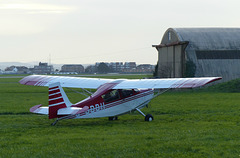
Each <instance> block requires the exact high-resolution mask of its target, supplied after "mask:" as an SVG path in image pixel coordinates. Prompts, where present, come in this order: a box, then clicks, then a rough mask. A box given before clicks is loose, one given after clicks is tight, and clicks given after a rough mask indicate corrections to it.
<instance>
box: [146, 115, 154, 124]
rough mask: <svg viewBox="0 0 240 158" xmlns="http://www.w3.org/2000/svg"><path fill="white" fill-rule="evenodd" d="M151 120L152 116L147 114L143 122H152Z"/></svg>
mask: <svg viewBox="0 0 240 158" xmlns="http://www.w3.org/2000/svg"><path fill="white" fill-rule="evenodd" d="M152 120H153V116H152V115H151V114H147V115H146V116H145V121H149V122H150V121H152Z"/></svg>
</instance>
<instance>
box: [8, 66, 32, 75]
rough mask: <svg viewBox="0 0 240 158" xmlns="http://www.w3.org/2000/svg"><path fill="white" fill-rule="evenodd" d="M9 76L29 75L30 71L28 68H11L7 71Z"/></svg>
mask: <svg viewBox="0 0 240 158" xmlns="http://www.w3.org/2000/svg"><path fill="white" fill-rule="evenodd" d="M5 73H7V74H27V73H29V69H28V68H27V67H26V66H10V67H7V68H6V69H5Z"/></svg>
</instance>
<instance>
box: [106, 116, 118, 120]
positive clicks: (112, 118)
mask: <svg viewBox="0 0 240 158" xmlns="http://www.w3.org/2000/svg"><path fill="white" fill-rule="evenodd" d="M108 120H109V121H114V120H118V117H117V116H113V117H109V118H108Z"/></svg>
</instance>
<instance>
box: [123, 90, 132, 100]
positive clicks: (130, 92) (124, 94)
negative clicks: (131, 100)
mask: <svg viewBox="0 0 240 158" xmlns="http://www.w3.org/2000/svg"><path fill="white" fill-rule="evenodd" d="M132 95H133V90H132V89H123V90H122V97H123V98H126V97H129V96H132Z"/></svg>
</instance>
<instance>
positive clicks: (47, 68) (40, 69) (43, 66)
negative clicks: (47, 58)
mask: <svg viewBox="0 0 240 158" xmlns="http://www.w3.org/2000/svg"><path fill="white" fill-rule="evenodd" d="M31 71H32V73H34V74H50V73H51V72H53V71H54V69H53V66H52V65H48V63H42V62H39V65H35V66H34V68H32V69H31Z"/></svg>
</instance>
